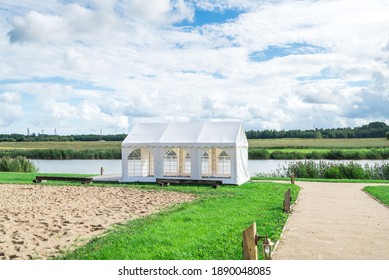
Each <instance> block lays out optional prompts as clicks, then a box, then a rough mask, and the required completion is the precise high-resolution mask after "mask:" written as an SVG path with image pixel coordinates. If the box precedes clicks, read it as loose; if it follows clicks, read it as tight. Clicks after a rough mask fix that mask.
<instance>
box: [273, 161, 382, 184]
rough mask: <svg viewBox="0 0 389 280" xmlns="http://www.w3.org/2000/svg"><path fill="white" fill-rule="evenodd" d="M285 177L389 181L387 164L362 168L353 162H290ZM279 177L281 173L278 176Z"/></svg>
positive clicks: (285, 168)
mask: <svg viewBox="0 0 389 280" xmlns="http://www.w3.org/2000/svg"><path fill="white" fill-rule="evenodd" d="M283 170H284V172H285V173H286V176H290V175H291V174H292V173H294V174H295V175H296V177H300V178H324V179H372V180H388V179H389V163H383V164H382V165H378V164H375V165H374V166H369V165H368V164H366V165H364V166H362V165H360V164H358V163H355V162H348V163H329V162H324V161H320V162H319V163H315V162H314V161H309V160H308V161H304V162H292V163H289V165H288V166H286V167H284V168H283ZM278 175H279V176H281V175H282V174H281V172H279V174H278Z"/></svg>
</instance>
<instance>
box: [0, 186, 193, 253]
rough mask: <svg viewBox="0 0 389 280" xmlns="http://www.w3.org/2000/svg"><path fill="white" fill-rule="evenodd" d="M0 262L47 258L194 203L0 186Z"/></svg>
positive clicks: (180, 197) (96, 190) (165, 195)
mask: <svg viewBox="0 0 389 280" xmlns="http://www.w3.org/2000/svg"><path fill="white" fill-rule="evenodd" d="M0 192H1V195H0V259H3V260H7V259H46V258H49V257H53V256H56V255H58V254H60V252H61V251H66V250H72V249H74V248H76V247H77V246H80V245H82V244H85V243H86V242H87V241H88V240H90V239H91V238H92V237H94V236H96V235H101V234H103V233H104V232H105V231H106V230H107V229H109V228H110V227H111V226H112V225H113V224H118V223H123V222H125V221H128V220H130V219H135V218H138V217H142V216H146V215H149V214H151V213H155V212H157V211H159V210H161V209H164V208H167V207H169V206H171V205H173V204H177V203H182V202H187V201H191V200H193V199H195V196H194V195H191V194H184V193H176V192H158V191H145V190H139V189H132V188H122V187H104V188H103V187H75V186H71V187H70V186H44V185H0Z"/></svg>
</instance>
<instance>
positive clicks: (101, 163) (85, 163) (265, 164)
mask: <svg viewBox="0 0 389 280" xmlns="http://www.w3.org/2000/svg"><path fill="white" fill-rule="evenodd" d="M31 161H32V162H33V163H34V164H35V165H36V166H37V167H38V168H39V172H42V173H79V174H100V168H101V167H103V168H104V174H120V173H121V170H122V169H121V160H31ZM296 161H298V160H271V159H267V160H249V172H250V175H254V174H256V173H267V174H268V173H272V172H274V171H276V170H277V169H280V168H282V166H287V165H288V163H290V162H296ZM302 161H303V160H302ZM326 161H327V162H350V160H344V161H334V160H326ZM317 162H319V160H317ZM353 162H355V163H359V164H362V165H365V164H369V165H374V164H382V163H384V162H385V163H389V160H353Z"/></svg>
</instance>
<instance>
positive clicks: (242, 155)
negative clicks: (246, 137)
mask: <svg viewBox="0 0 389 280" xmlns="http://www.w3.org/2000/svg"><path fill="white" fill-rule="evenodd" d="M248 164H249V160H248V149H247V148H244V147H240V148H237V149H236V183H237V184H238V185H241V184H243V183H245V182H247V181H249V180H250V174H249V172H248Z"/></svg>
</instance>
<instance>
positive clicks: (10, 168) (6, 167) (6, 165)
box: [0, 156, 38, 172]
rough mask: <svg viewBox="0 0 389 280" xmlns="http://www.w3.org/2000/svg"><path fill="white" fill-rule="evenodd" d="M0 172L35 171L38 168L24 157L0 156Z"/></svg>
mask: <svg viewBox="0 0 389 280" xmlns="http://www.w3.org/2000/svg"><path fill="white" fill-rule="evenodd" d="M0 171H1V172H37V171H38V168H37V167H36V166H35V165H34V164H33V163H32V162H31V161H29V160H28V159H27V158H25V157H20V156H18V157H16V158H9V157H3V158H0Z"/></svg>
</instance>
